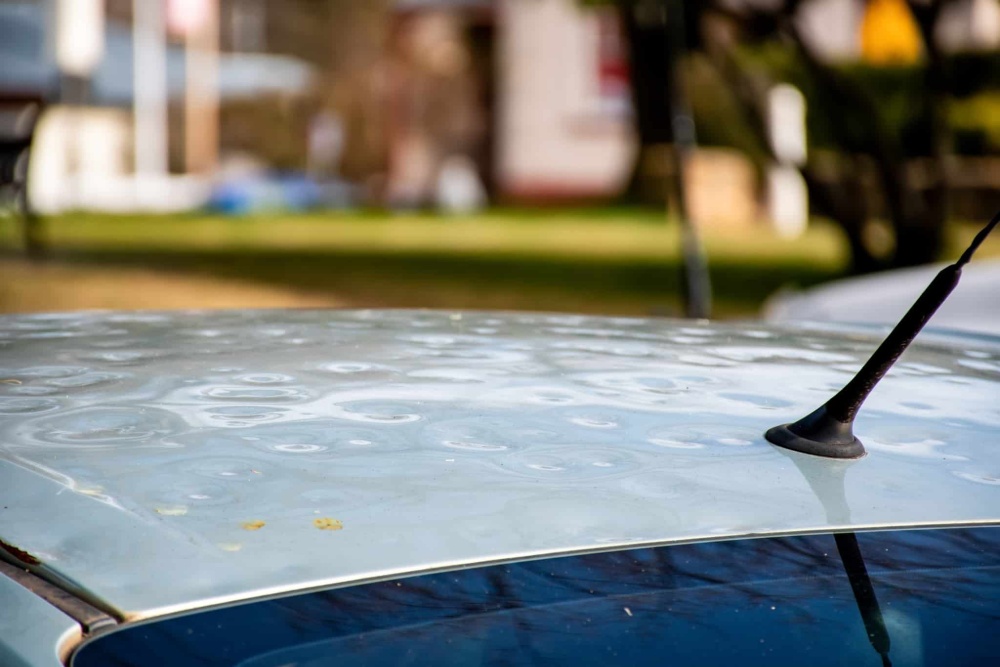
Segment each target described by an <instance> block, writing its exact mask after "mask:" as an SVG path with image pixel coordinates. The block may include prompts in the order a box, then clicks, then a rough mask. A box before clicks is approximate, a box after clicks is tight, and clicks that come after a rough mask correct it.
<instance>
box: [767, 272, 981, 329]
mask: <svg viewBox="0 0 1000 667" xmlns="http://www.w3.org/2000/svg"><path fill="white" fill-rule="evenodd" d="M943 266H944V264H940V265H930V266H920V267H916V268H910V269H896V270H894V271H884V272H882V273H877V274H874V275H870V276H859V277H855V278H845V279H842V280H835V281H833V282H830V283H827V284H825V285H820V286H818V287H813V288H811V289H808V290H805V291H802V292H785V293H780V294H778V295H776V296H775V297H773V298H771V299H770V300H769V301H768V303H767V304H766V305H765V308H764V313H763V315H764V319H765V320H768V321H771V322H789V321H802V320H810V321H813V322H852V323H857V324H893V323H895V322H897V321H898V320H899V318H900V317H902V315H903V313H905V312H906V309H907V308H909V306H910V304H911V303H913V301H914V299H916V298H917V296H918V295H919V294H920V292H921V291H922V290H923V289H924V287H926V285H927V283H929V282H930V281H931V279H932V278H933V277H934V275H935V274H936V273H937V272H938V271H940V270H941V268H942V267H943ZM964 274H965V275H964V277H963V278H962V289H960V290H958V291H956V292H955V294H953V295H952V296H951V298H949V299H948V301H946V302H945V303H944V304H943V305H942V306H941V309H940V311H938V313H937V314H936V315H935V316H934V319H933V320H932V321H931V325H930V326H933V327H945V328H949V329H959V330H961V331H971V332H979V333H989V334H993V335H1000V260H996V259H994V260H982V261H979V262H976V263H974V264H970V265H969V266H968V268H966V269H965V271H964Z"/></svg>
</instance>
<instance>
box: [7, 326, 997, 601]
mask: <svg viewBox="0 0 1000 667" xmlns="http://www.w3.org/2000/svg"><path fill="white" fill-rule="evenodd" d="M878 340H879V336H877V335H875V334H874V333H872V332H871V331H864V330H856V329H853V330H843V329H842V330H838V331H835V332H833V331H826V332H824V331H819V330H810V329H795V328H773V327H759V326H756V325H753V326H739V325H732V326H717V325H697V324H690V323H679V322H672V321H669V320H642V319H621V318H593V317H571V316H556V315H538V314H531V315H520V314H493V313H447V312H413V311H388V312H378V311H339V312H338V311H327V312H310V311H274V312H253V311H250V312H230V313H185V314H160V313H137V314H91V315H57V316H39V315H36V316H21V317H5V318H0V498H2V506H3V507H4V508H5V509H3V510H2V512H3V514H2V522H0V539H2V540H3V541H4V542H5V543H6V544H8V545H10V546H12V547H14V548H15V551H10V550H8V553H7V554H5V557H7V558H8V559H10V560H15V561H17V560H19V561H21V562H22V564H24V565H26V566H27V567H30V568H33V569H35V570H41V571H44V573H45V574H46V575H47V576H49V577H50V578H56V579H60V580H62V581H63V582H64V583H65V584H66V585H68V586H70V587H72V588H74V589H76V590H77V591H78V592H80V593H81V594H83V595H84V596H85V597H87V598H88V599H91V600H93V601H95V602H98V603H100V605H101V606H104V607H105V608H110V609H112V610H114V611H116V613H118V614H120V615H122V616H126V617H128V618H142V617H149V616H155V615H160V614H164V613H170V612H173V611H179V610H183V609H188V608H192V607H194V606H199V605H203V604H213V603H223V602H227V601H232V600H238V599H245V598H249V597H255V596H260V595H268V594H277V593H281V592H286V591H290V590H299V589H307V588H312V587H319V586H326V585H332V584H341V583H349V582H359V581H366V580H372V579H378V578H384V577H389V576H393V575H395V574H401V573H407V572H418V571H428V570H433V569H443V568H448V567H455V566H459V565H465V564H472V563H486V562H495V561H502V560H507V559H516V558H524V557H537V556H542V555H548V554H556V553H570V552H584V551H589V550H599V549H608V548H613V547H617V546H624V545H639V544H666V543H672V542H683V541H693V540H701V539H713V538H718V539H721V538H733V537H745V536H750V535H758V534H791V533H801V532H821V531H825V530H829V529H831V528H836V527H854V528H866V527H881V526H908V525H944V524H953V523H964V524H981V523H991V522H997V521H998V520H1000V450H998V445H1000V442H998V441H1000V342H998V340H997V339H994V338H989V337H954V338H949V337H942V336H928V337H921V339H918V343H917V344H916V345H915V346H914V348H912V349H911V350H910V351H909V352H907V353H906V354H905V355H904V357H903V358H902V359H901V361H900V363H899V364H898V365H897V366H896V368H895V369H894V370H893V371H892V372H891V373H890V374H889V376H888V377H887V378H886V379H885V381H884V382H883V383H882V384H881V385H880V386H879V387H878V388H877V389H876V390H875V392H874V393H873V394H872V396H871V398H870V399H869V401H868V404H867V406H866V408H865V409H864V410H863V411H862V413H861V415H860V416H859V418H858V421H857V423H856V427H855V432H856V434H857V435H858V436H859V437H860V438H861V439H862V441H864V443H865V444H866V446H867V448H868V450H869V452H870V454H869V456H867V457H866V458H864V459H861V460H859V461H856V462H842V461H840V462H838V461H825V460H816V459H812V458H810V457H806V456H803V455H797V454H793V453H790V452H784V451H782V450H778V449H776V448H774V447H773V446H771V445H770V444H768V443H767V442H766V441H765V440H764V438H763V435H762V434H763V432H764V431H765V430H766V429H767V428H768V427H770V426H773V425H775V424H777V423H781V422H786V421H790V420H793V419H796V418H798V417H799V416H801V415H802V414H804V413H805V412H807V411H809V410H812V409H813V408H815V407H816V406H817V405H819V404H821V403H822V402H823V401H825V400H826V398H827V397H829V395H830V394H831V393H832V392H833V391H835V390H836V389H837V388H839V387H840V386H841V385H842V384H843V383H844V382H846V381H847V380H848V379H849V378H850V376H851V375H852V374H853V372H854V371H855V370H856V369H857V368H858V367H859V366H860V364H861V363H862V362H863V361H864V360H865V359H866V358H867V356H868V354H869V353H870V351H871V350H872V349H873V348H874V346H875V345H876V344H877V342H878ZM919 341H925V342H924V343H923V344H921V343H920V342H919Z"/></svg>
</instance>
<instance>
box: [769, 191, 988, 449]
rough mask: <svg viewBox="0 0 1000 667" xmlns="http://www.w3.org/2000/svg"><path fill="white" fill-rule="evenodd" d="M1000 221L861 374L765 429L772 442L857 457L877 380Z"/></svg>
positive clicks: (939, 280) (949, 269)
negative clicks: (858, 425)
mask: <svg viewBox="0 0 1000 667" xmlns="http://www.w3.org/2000/svg"><path fill="white" fill-rule="evenodd" d="M998 222H1000V211H997V213H995V214H994V215H993V219H992V220H990V221H989V223H987V225H986V226H985V227H983V228H982V229H981V230H980V231H979V233H978V234H976V237H975V238H974V239H972V243H970V244H969V247H968V248H966V249H965V252H963V253H962V256H961V257H959V258H958V261H956V262H955V263H954V264H950V265H948V266H946V267H944V268H943V269H941V271H940V272H939V273H938V274H937V276H935V277H934V280H932V281H931V284H930V285H928V286H927V289H925V290H924V292H923V294H921V295H920V296H919V297H918V298H917V300H916V301H915V302H914V303H913V305H912V306H910V309H909V310H908V311H906V314H905V315H903V318H902V319H901V320H899V323H897V324H896V326H895V327H894V328H893V330H892V331H890V332H889V335H888V336H886V337H885V340H883V341H882V344H881V345H879V346H878V349H876V350H875V352H874V353H873V354H872V356H871V358H870V359H868V361H867V362H866V363H865V365H864V366H862V367H861V370H860V371H858V374H857V375H855V376H854V377H853V378H851V381H850V382H848V383H847V384H846V385H844V388H843V389H841V390H840V391H839V392H837V394H836V395H835V396H834V397H833V398H831V399H830V400H829V401H827V402H826V403H824V404H823V405H822V406H820V407H819V408H818V409H817V410H816V411H814V412H812V413H810V414H808V415H806V416H805V417H803V418H802V419H800V420H798V421H797V422H794V423H791V424H782V425H781V426H775V427H773V428H771V429H769V430H768V431H767V433H765V434H764V437H766V438H767V439H768V441H769V442H771V443H773V444H775V445H777V446H779V447H784V448H785V449H791V450H794V451H796V452H803V453H805V454H813V455H815V456H825V457H827V458H834V459H856V458H860V457H862V456H864V455H865V447H864V445H862V444H861V441H860V440H858V439H857V438H856V437H854V429H853V427H854V417H855V415H857V413H858V410H859V409H860V408H861V404H862V403H864V401H865V399H866V398H868V394H870V393H871V391H872V389H874V388H875V385H876V384H878V382H879V380H881V379H882V377H883V376H884V375H885V374H886V373H887V372H888V370H889V369H890V368H891V367H892V365H893V364H894V363H896V359H898V358H899V355H901V354H902V353H903V351H904V350H906V348H907V347H908V346H909V345H910V343H911V342H912V341H913V339H914V338H915V337H916V335H917V334H918V333H920V330H921V329H923V327H924V325H925V324H927V321H928V320H929V319H930V318H931V316H932V315H934V312H935V311H936V310H937V309H938V307H939V306H940V305H941V304H942V303H944V300H945V299H947V298H948V295H949V294H951V291H952V290H953V289H955V285H957V284H958V279H959V278H961V276H962V267H963V266H965V265H966V264H968V263H969V260H970V259H972V254H973V253H974V252H976V249H977V248H979V246H980V245H981V244H982V242H983V240H984V239H985V238H986V237H987V236H988V235H989V233H990V232H991V231H993V228H994V227H996V226H997V223H998Z"/></svg>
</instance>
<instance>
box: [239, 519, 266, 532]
mask: <svg viewBox="0 0 1000 667" xmlns="http://www.w3.org/2000/svg"><path fill="white" fill-rule="evenodd" d="M263 527H264V522H263V521H260V520H257V521H245V522H244V523H243V530H260V529H261V528H263Z"/></svg>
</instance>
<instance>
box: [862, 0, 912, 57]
mask: <svg viewBox="0 0 1000 667" xmlns="http://www.w3.org/2000/svg"><path fill="white" fill-rule="evenodd" d="M923 50H924V48H923V40H922V39H921V37H920V29H919V28H918V27H917V21H916V19H914V18H913V13H912V12H910V8H909V7H907V6H906V0H870V2H869V3H868V7H867V8H866V9H865V16H864V18H863V19H862V21H861V57H862V58H864V59H865V60H866V61H867V62H870V63H872V64H873V65H909V64H912V63H915V62H917V61H918V60H919V59H920V57H921V56H922V55H923Z"/></svg>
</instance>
